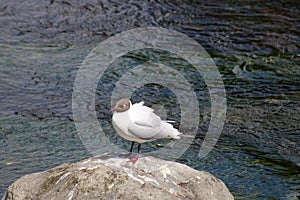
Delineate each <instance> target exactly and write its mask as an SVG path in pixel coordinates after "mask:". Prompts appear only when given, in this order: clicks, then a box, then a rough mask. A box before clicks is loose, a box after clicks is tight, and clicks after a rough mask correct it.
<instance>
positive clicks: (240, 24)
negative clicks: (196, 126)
mask: <svg viewBox="0 0 300 200" xmlns="http://www.w3.org/2000/svg"><path fill="white" fill-rule="evenodd" d="M0 5H1V6H0V24H1V26H0V88H1V89H0V94H1V95H0V104H1V110H0V116H1V117H0V146H1V148H0V151H1V154H0V155H1V156H0V196H2V195H3V193H4V191H5V190H6V188H7V187H8V186H9V185H10V184H11V183H12V182H13V181H15V180H16V179H17V178H18V177H20V176H22V175H25V174H27V173H32V172H37V171H42V170H46V169H49V168H51V167H54V166H57V165H59V164H61V163H64V162H74V161H77V160H82V159H84V158H87V157H89V156H91V155H90V154H89V152H88V151H87V150H86V148H85V147H84V145H83V144H82V142H81V140H80V138H79V136H78V134H77V132H76V129H75V126H74V122H73V118H72V91H73V83H74V80H75V77H76V73H77V70H78V68H79V66H80V64H81V62H82V61H83V59H84V58H85V56H87V54H88V53H89V52H90V51H91V50H92V48H93V47H95V45H97V43H99V42H101V41H102V40H103V39H105V38H107V37H109V36H111V35H113V34H115V33H118V32H121V31H125V30H128V29H130V28H135V27H146V26H161V27H165V28H170V29H174V30H177V31H180V32H182V33H185V34H187V35H188V36H190V37H192V38H193V39H195V40H197V41H198V42H199V43H200V44H201V45H202V46H203V47H205V49H206V50H207V51H208V52H209V53H210V55H211V56H212V58H213V59H214V61H215V62H216V65H217V66H218V69H219V70H220V73H221V74H222V78H223V80H224V84H225V88H226V95H227V101H228V112H227V118H226V123H225V127H224V129H223V132H222V135H221V138H220V140H219V141H218V143H217V145H216V147H215V148H214V149H213V151H212V152H211V153H210V154H209V156H208V157H207V158H206V159H204V160H199V159H197V153H198V151H199V146H200V145H201V143H202V140H203V137H204V131H205V130H206V128H207V121H208V120H209V114H208V113H209V112H208V111H209V106H210V105H209V103H207V102H206V100H205V99H203V102H204V103H203V106H202V107H201V108H200V109H201V111H202V112H201V113H203V114H202V116H201V117H202V118H201V119H202V120H203V124H202V126H201V130H199V135H198V136H197V139H195V141H194V143H193V144H192V145H191V146H190V147H189V149H188V150H187V152H186V153H185V154H184V155H183V156H181V157H180V159H178V161H179V162H182V163H185V164H187V165H189V166H191V167H193V168H196V169H199V170H206V171H208V172H211V173H212V174H213V175H215V176H216V177H218V178H220V179H222V180H223V181H224V182H225V183H226V185H227V186H228V188H229V189H230V191H231V192H232V193H233V194H234V196H235V198H236V199H299V198H300V194H299V191H300V181H299V180H300V156H299V155H300V154H299V153H300V148H299V147H300V145H299V135H300V133H299V132H300V125H299V120H300V115H299V111H300V107H299V102H300V93H299V91H300V85H299V75H300V49H299V46H300V45H299V44H300V38H299V35H300V34H299V30H300V29H299V24H300V23H299V21H300V4H299V3H297V2H272V1H270V2H268V1H264V2H260V3H257V2H252V1H241V2H236V1H235V2H227V3H224V2H214V3H205V2H201V1H193V2H182V1H172V3H165V2H152V1H148V2H134V1H132V2H131V1H128V2H126V3H125V2H124V3H117V2H114V1H102V2H98V1H88V2H84V3H77V2H73V1H42V2H40V1H26V2H16V1H9V2H8V1H7V2H6V1H2V2H1V4H0ZM110 87H111V86H107V88H106V87H104V88H103V91H105V90H109V89H110ZM199 87H200V88H202V89H203V92H204V93H203V96H204V94H205V87H203V85H202V84H200V85H199ZM98 89H99V88H98ZM160 89H161V88H159V87H158V88H157V87H156V86H155V87H152V88H150V89H149V88H144V89H143V88H141V89H140V92H141V94H143V95H144V96H147V93H148V94H153V93H155V92H157V91H159V90H160ZM141 94H140V95H139V94H137V93H136V94H135V96H134V97H135V98H136V100H138V99H139V98H141ZM149 96H151V95H149ZM157 98H158V99H164V98H165V97H164V96H163V95H162V96H157ZM169 101H171V100H169ZM205 102H206V103H205ZM102 108H103V109H104V107H101V106H100V107H97V109H98V110H99V115H98V117H99V119H101V121H104V124H108V125H109V123H110V116H109V115H108V114H106V113H105V111H104V110H101V109H102ZM168 108H169V110H171V111H170V112H169V113H168V115H169V116H171V117H172V118H173V119H175V120H178V119H177V117H178V116H177V114H178V112H177V111H176V109H175V108H174V107H172V106H169V107H168ZM105 109H108V108H106V107H105ZM174 109H175V110H174ZM108 125H107V128H108V129H109V126H108ZM113 133H114V132H113V130H112V129H110V132H109V133H108V134H110V137H112V139H111V140H112V141H114V142H115V143H117V144H118V145H119V146H120V147H122V148H124V149H125V148H127V146H128V145H129V143H126V141H124V140H122V139H120V138H118V137H116V136H114V134H113ZM160 142H161V143H162V144H163V141H160ZM155 144H156V143H155V142H154V143H150V144H147V145H145V148H143V150H144V151H149V150H152V149H155V148H159V147H157V146H156V145H155Z"/></svg>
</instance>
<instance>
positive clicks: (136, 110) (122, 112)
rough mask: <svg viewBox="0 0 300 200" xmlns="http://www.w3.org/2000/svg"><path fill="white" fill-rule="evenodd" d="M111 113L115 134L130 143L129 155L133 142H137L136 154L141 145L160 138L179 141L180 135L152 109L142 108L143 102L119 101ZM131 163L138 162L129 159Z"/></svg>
mask: <svg viewBox="0 0 300 200" xmlns="http://www.w3.org/2000/svg"><path fill="white" fill-rule="evenodd" d="M110 112H113V117H112V124H113V127H114V129H115V130H116V131H117V133H118V134H119V135H120V136H121V137H123V138H125V139H126V140H129V141H132V143H131V147H130V151H129V152H130V153H131V152H132V148H133V145H134V142H138V143H139V144H138V154H139V153H140V148H141V143H144V142H149V141H153V140H156V139H160V138H174V139H180V136H179V135H181V133H180V132H179V131H178V130H177V129H175V128H174V127H173V126H172V125H171V124H169V123H168V122H167V121H163V120H161V119H160V117H159V116H157V115H156V114H154V113H153V109H151V108H149V107H147V106H144V102H143V101H142V102H140V103H135V104H133V105H132V104H131V101H130V100H129V99H121V100H119V101H118V102H117V104H116V106H115V107H114V108H113V109H111V110H110ZM130 160H131V161H132V162H136V161H137V160H138V156H137V157H136V158H131V159H130Z"/></svg>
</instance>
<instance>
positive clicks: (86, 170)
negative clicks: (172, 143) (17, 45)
mask: <svg viewBox="0 0 300 200" xmlns="http://www.w3.org/2000/svg"><path fill="white" fill-rule="evenodd" d="M18 199H44V200H46V199H68V200H71V199H89V200H92V199H110V200H111V199H130V200H133V199H145V200H148V199H161V200H163V199H172V200H173V199H195V200H201V199H203V200H214V199H220V200H227V199H233V196H232V195H231V193H230V192H229V190H228V189H227V187H226V186H225V184H224V183H223V182H222V181H221V180H220V179H217V178H215V177H214V176H212V175H211V174H209V173H207V172H204V171H197V170H195V169H192V168H190V167H188V166H186V165H183V164H180V163H176V162H170V161H165V160H162V159H159V158H154V157H151V156H150V157H141V158H140V159H139V160H138V161H137V162H136V163H135V164H134V165H133V164H132V163H130V162H128V159H127V158H119V157H117V156H115V157H112V156H107V155H106V156H99V157H93V158H90V159H86V160H83V161H80V162H77V163H72V164H69V163H67V164H62V165H60V166H58V167H55V168H52V169H49V170H47V171H44V172H38V173H33V174H28V175H25V176H23V177H21V178H20V179H18V180H17V181H16V182H15V183H13V184H12V185H11V186H10V187H9V188H8V190H7V192H6V193H5V195H4V196H3V198H2V200H18Z"/></svg>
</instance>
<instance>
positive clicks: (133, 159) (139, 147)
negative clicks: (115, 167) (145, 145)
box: [129, 143, 141, 164]
mask: <svg viewBox="0 0 300 200" xmlns="http://www.w3.org/2000/svg"><path fill="white" fill-rule="evenodd" d="M140 152H141V144H140V143H139V145H138V152H137V155H136V157H135V158H130V159H129V162H132V163H133V164H135V163H136V161H138V159H139V155H140Z"/></svg>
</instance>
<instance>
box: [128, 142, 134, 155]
mask: <svg viewBox="0 0 300 200" xmlns="http://www.w3.org/2000/svg"><path fill="white" fill-rule="evenodd" d="M133 145H134V141H133V142H131V147H130V150H129V152H130V153H131V152H132V149H133Z"/></svg>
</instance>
